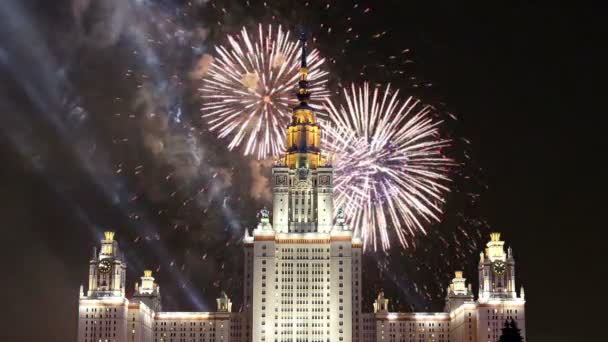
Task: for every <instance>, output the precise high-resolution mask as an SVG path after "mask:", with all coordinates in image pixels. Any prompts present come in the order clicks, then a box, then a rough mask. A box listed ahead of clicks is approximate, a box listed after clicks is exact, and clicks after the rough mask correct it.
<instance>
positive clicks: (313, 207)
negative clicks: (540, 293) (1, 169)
mask: <svg viewBox="0 0 608 342" xmlns="http://www.w3.org/2000/svg"><path fill="white" fill-rule="evenodd" d="M302 56H303V58H302V68H301V78H300V82H299V90H298V99H299V100H300V104H299V105H297V106H296V107H295V108H294V110H293V117H292V122H291V124H290V125H289V127H288V128H287V150H286V153H285V155H284V156H282V157H281V159H280V160H279V161H278V162H277V163H276V165H275V166H274V167H273V168H272V183H271V184H272V189H273V204H272V209H273V210H272V217H271V215H270V212H269V211H268V210H266V209H263V210H262V211H261V219H260V223H259V224H258V226H257V228H255V229H254V230H253V233H252V234H249V232H247V231H246V232H245V236H244V238H243V246H244V279H243V286H244V288H243V291H244V295H243V306H242V308H241V309H240V310H239V312H232V303H231V301H230V299H229V298H228V296H227V295H226V294H224V293H222V296H221V297H220V298H218V299H217V311H216V312H164V311H162V306H161V297H160V289H159V286H158V285H157V284H156V283H155V282H154V278H153V276H152V272H151V271H144V275H143V276H142V277H141V283H137V284H135V292H134V295H133V297H132V298H131V299H127V298H126V296H125V278H126V266H125V262H124V257H123V256H122V254H121V253H120V251H119V248H118V244H117V242H116V241H115V240H114V234H113V233H111V232H107V233H105V235H104V239H103V240H102V241H101V251H100V253H97V252H96V251H94V252H93V256H92V258H91V260H90V262H89V282H88V288H87V292H86V294H85V292H84V289H83V288H82V287H81V291H80V302H79V320H78V341H79V342H123V341H124V342H127V341H137V342H152V341H154V342H209V341H222V342H228V341H230V342H232V341H234V342H341V341H344V342H352V341H355V342H376V341H378V342H385V341H386V342H496V341H498V337H499V335H500V328H501V327H502V325H503V323H504V321H505V320H506V319H514V320H516V321H517V323H518V325H519V327H520V328H521V329H522V336H525V321H524V304H525V301H524V298H523V289H522V290H521V291H520V295H519V296H518V295H517V293H516V291H515V262H514V260H513V255H512V252H511V250H510V249H509V250H508V251H507V252H506V253H505V251H504V242H503V241H501V240H500V234H498V233H493V234H492V235H491V240H490V242H488V244H487V249H486V251H485V252H484V253H482V254H481V259H480V263H479V280H480V289H479V293H478V296H477V300H475V297H474V294H473V291H472V289H471V286H470V285H468V286H467V284H466V280H465V278H463V274H462V272H456V276H455V278H454V279H453V280H452V283H451V284H450V286H449V287H448V288H447V293H446V305H445V310H444V312H437V313H399V312H390V311H389V300H388V299H387V298H385V297H384V294H383V293H380V294H379V296H378V298H377V299H376V302H375V303H374V308H373V312H368V313H363V312H362V308H361V299H362V298H361V286H362V283H361V274H362V265H361V254H362V242H361V239H360V238H359V237H358V236H354V234H353V231H352V230H351V229H350V227H349V226H348V225H347V224H346V223H345V219H344V213H343V212H342V210H340V209H338V210H334V207H333V196H332V195H333V168H332V166H331V165H330V164H329V163H327V162H326V161H325V160H324V159H323V156H322V154H321V138H320V137H321V127H320V125H319V124H318V123H317V121H316V118H315V113H314V111H313V109H312V108H311V107H309V106H308V104H307V100H308V98H309V96H310V94H309V91H308V81H307V75H308V70H307V67H306V58H305V56H306V53H305V43H304V42H303V43H302Z"/></svg>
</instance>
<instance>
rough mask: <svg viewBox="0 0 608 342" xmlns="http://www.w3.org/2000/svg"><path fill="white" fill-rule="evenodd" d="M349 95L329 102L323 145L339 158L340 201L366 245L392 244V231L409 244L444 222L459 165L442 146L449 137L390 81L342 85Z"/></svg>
mask: <svg viewBox="0 0 608 342" xmlns="http://www.w3.org/2000/svg"><path fill="white" fill-rule="evenodd" d="M343 100H344V102H343V103H342V104H340V105H339V106H336V105H335V104H334V103H333V102H331V101H330V100H327V101H326V110H327V112H328V115H329V118H328V119H327V120H328V122H327V123H326V124H325V125H324V131H325V132H326V137H325V139H324V143H325V146H324V150H326V151H327V152H328V154H329V158H330V159H333V161H332V164H333V166H334V172H335V181H334V192H335V205H336V207H342V208H344V209H345V211H346V213H347V220H348V223H349V225H350V226H351V227H353V229H355V230H356V231H358V232H360V233H361V237H362V238H363V240H364V243H365V247H366V248H369V247H373V248H374V249H377V246H378V245H380V246H381V248H382V249H384V250H386V249H388V248H390V246H391V239H392V236H396V237H397V241H398V242H399V244H400V245H401V246H403V247H407V246H408V238H409V237H411V236H414V235H416V234H417V233H419V232H422V233H425V225H426V224H428V223H431V222H434V221H439V219H440V216H441V213H442V205H443V203H444V196H445V194H446V193H447V192H448V191H449V188H448V187H447V184H448V183H449V182H450V178H449V170H450V168H451V167H453V166H455V163H454V161H453V160H452V159H450V158H448V157H446V156H444V154H443V150H444V149H445V148H446V147H448V146H450V140H449V139H446V138H443V137H442V135H441V132H440V126H441V124H442V121H440V120H437V119H434V118H433V116H432V115H431V114H432V113H433V112H432V108H431V107H429V106H425V105H422V104H421V103H420V102H419V101H418V100H416V99H414V98H412V97H408V98H405V99H404V100H403V99H402V98H400V97H399V92H398V91H394V92H393V91H392V90H391V88H390V85H389V86H387V87H386V89H385V90H383V91H380V90H379V89H378V88H376V89H374V90H370V87H369V84H367V83H365V84H364V85H363V86H355V85H352V86H351V87H350V90H349V89H344V91H343Z"/></svg>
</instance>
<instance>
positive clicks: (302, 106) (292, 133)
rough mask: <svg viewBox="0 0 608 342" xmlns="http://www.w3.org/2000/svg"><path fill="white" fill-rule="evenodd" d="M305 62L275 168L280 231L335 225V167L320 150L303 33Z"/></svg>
mask: <svg viewBox="0 0 608 342" xmlns="http://www.w3.org/2000/svg"><path fill="white" fill-rule="evenodd" d="M300 40H301V46H302V62H301V66H300V81H299V82H298V92H297V97H298V100H299V101H300V103H299V104H298V105H297V106H295V107H294V109H293V115H292V119H291V123H290V124H289V126H288V127H287V142H286V146H287V151H286V153H285V155H284V156H282V157H281V158H280V159H279V162H278V163H277V165H275V167H273V169H272V176H273V182H272V184H273V210H272V218H273V219H272V225H273V227H274V229H275V230H276V231H277V232H280V233H289V232H293V233H313V232H320V233H329V232H330V231H331V229H332V218H333V200H332V182H333V179H332V178H333V168H332V167H331V166H330V165H328V164H327V163H326V162H325V160H324V159H323V156H322V154H321V127H320V126H319V124H318V123H317V121H316V115H315V112H314V110H313V108H312V107H310V106H309V105H308V99H309V98H310V91H309V90H308V79H307V78H308V67H307V65H306V40H305V37H304V35H302V37H301V39H300Z"/></svg>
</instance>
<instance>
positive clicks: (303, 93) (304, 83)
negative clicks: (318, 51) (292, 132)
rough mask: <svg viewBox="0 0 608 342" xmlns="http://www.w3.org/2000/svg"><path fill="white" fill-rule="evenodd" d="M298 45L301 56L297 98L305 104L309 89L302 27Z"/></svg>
mask: <svg viewBox="0 0 608 342" xmlns="http://www.w3.org/2000/svg"><path fill="white" fill-rule="evenodd" d="M300 46H301V49H302V56H301V61H300V82H298V86H299V89H298V100H300V103H301V104H306V101H307V100H308V99H309V98H310V91H308V65H307V63H306V57H307V53H306V31H305V30H304V29H302V31H301V32H300Z"/></svg>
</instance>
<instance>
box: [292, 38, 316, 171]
mask: <svg viewBox="0 0 608 342" xmlns="http://www.w3.org/2000/svg"><path fill="white" fill-rule="evenodd" d="M300 44H301V48H302V59H301V62H300V80H299V82H298V92H297V97H298V100H299V101H300V103H299V104H298V105H296V106H295V107H294V108H293V114H292V121H291V124H290V125H289V127H288V128H287V144H286V145H287V153H286V155H285V159H284V163H283V164H284V165H286V166H288V167H290V168H302V167H307V168H312V169H315V168H317V167H318V166H323V165H324V161H323V158H322V157H321V151H320V145H321V138H320V137H321V128H320V127H319V125H318V124H317V122H316V117H315V113H314V111H313V108H312V107H310V106H309V105H308V102H307V101H308V100H309V99H310V91H309V90H308V65H307V63H306V57H307V56H306V34H305V33H304V32H303V31H302V34H301V35H300Z"/></svg>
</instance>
